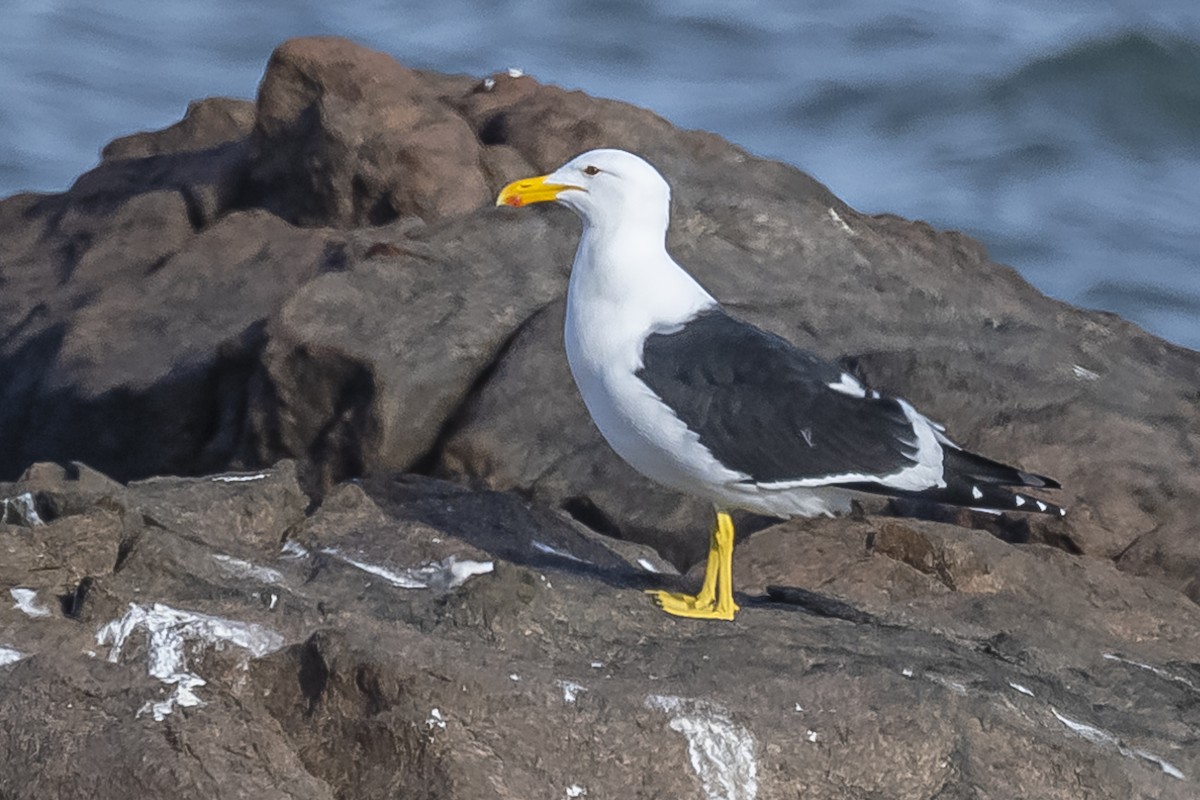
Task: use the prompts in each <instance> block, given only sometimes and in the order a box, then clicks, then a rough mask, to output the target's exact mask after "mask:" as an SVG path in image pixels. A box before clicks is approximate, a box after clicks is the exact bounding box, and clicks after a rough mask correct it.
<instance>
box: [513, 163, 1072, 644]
mask: <svg viewBox="0 0 1200 800" xmlns="http://www.w3.org/2000/svg"><path fill="white" fill-rule="evenodd" d="M545 202H555V203H559V204H561V205H564V206H566V207H567V208H570V209H571V210H572V211H574V212H575V213H576V214H578V215H579V217H580V218H581V219H582V220H583V232H582V235H581V237H580V240H579V248H578V250H577V251H576V253H575V261H574V263H573V265H572V268H571V278H570V282H569V284H568V288H567V313H566V326H565V331H564V340H565V344H566V351H567V361H568V363H569V364H570V367H571V374H572V375H573V376H574V378H575V383H576V385H577V386H578V388H579V393H580V395H581V396H582V398H583V402H584V404H585V405H586V406H587V409H588V412H589V413H590V414H591V417H592V420H593V421H594V422H595V424H596V427H597V428H599V429H600V433H601V434H602V435H603V436H604V438H605V440H607V442H608V443H609V445H611V447H612V449H613V450H615V451H616V452H617V454H618V455H619V456H621V458H623V459H624V460H625V461H626V462H628V463H629V464H630V466H632V467H633V468H634V469H636V470H637V471H638V472H640V473H641V474H642V475H645V476H646V477H647V478H649V479H650V480H652V481H655V482H657V483H659V484H661V485H663V486H666V487H668V488H671V489H674V490H677V491H679V492H682V493H684V494H687V495H691V496H693V497H696V498H700V499H703V500H706V501H708V502H711V503H712V504H713V508H714V511H715V515H716V521H715V524H714V525H713V528H712V532H711V535H710V545H709V552H708V561H707V565H706V567H705V571H704V582H703V584H702V585H701V587H700V591H699V592H698V593H697V594H695V595H688V594H682V593H677V592H669V591H661V590H655V591H652V592H650V594H651V595H652V596H653V597H654V599H655V601H656V602H657V603H658V605H659V606H661V607H662V609H663V610H665V611H666V612H667V613H669V614H673V615H675V616H680V617H692V618H699V619H721V620H731V619H733V618H734V615H735V614H736V613H737V611H738V608H739V607H738V605H737V604H736V603H735V602H734V599H733V540H734V528H733V521H732V519H731V518H730V516H729V512H730V511H731V510H736V509H745V510H749V511H753V512H757V513H760V514H767V515H771V516H776V517H796V516H800V517H812V516H819V515H833V514H837V513H843V512H846V511H848V510H850V505H851V501H852V500H853V499H854V498H855V497H861V496H862V495H884V496H891V497H904V498H923V499H927V500H929V501H932V502H936V503H943V504H948V505H955V506H966V507H971V508H976V509H981V510H989V511H993V512H995V511H1000V510H1020V511H1030V512H1035V513H1045V514H1058V515H1062V514H1064V513H1065V511H1064V510H1063V509H1062V508H1060V507H1058V506H1055V505H1052V504H1050V503H1047V502H1045V501H1044V500H1040V499H1038V498H1035V497H1033V496H1030V495H1027V494H1021V493H1019V492H1017V491H1014V490H1013V489H1012V487H1032V488H1038V489H1057V488H1060V487H1059V484H1058V483H1057V482H1056V481H1054V480H1053V479H1051V478H1047V477H1045V476H1044V475H1037V474H1034V473H1031V472H1025V471H1023V470H1020V469H1017V468H1015V467H1010V466H1007V465H1005V464H1002V463H1000V462H997V461H993V460H991V459H989V458H986V457H984V456H981V455H977V454H975V453H971V452H968V451H966V450H963V449H962V448H960V447H959V446H958V445H956V444H954V443H953V442H952V441H951V440H950V439H949V438H948V437H947V436H946V432H945V428H944V427H943V426H941V425H939V424H938V423H936V422H933V421H932V420H930V419H929V418H928V417H926V416H924V415H923V414H921V413H920V412H919V411H917V410H916V409H915V408H913V406H912V405H911V404H910V403H908V402H907V401H905V400H903V399H901V398H899V397H890V396H887V395H884V394H880V393H879V392H877V391H874V390H871V389H868V388H867V387H866V386H865V385H864V384H863V383H862V382H861V381H859V380H858V379H857V378H855V377H854V376H853V375H851V374H849V373H848V372H845V371H844V370H842V369H841V368H840V367H838V366H836V365H835V364H833V363H830V362H828V361H825V360H822V359H821V358H819V357H817V356H815V355H813V354H811V353H808V352H805V351H804V350H801V349H799V348H797V347H795V346H794V345H793V344H791V343H790V342H788V341H787V340H786V339H783V338H781V337H779V336H777V335H775V334H773V333H770V332H768V331H765V330H762V329H761V328H758V327H755V326H754V325H751V324H749V323H747V322H745V321H742V320H739V319H737V318H736V317H733V316H732V315H730V314H728V313H727V312H726V311H725V310H724V309H723V308H722V307H721V305H720V303H718V302H717V300H716V298H714V297H713V296H712V295H711V294H709V293H708V292H707V291H706V290H705V289H704V287H703V286H701V285H700V284H699V283H698V282H697V281H696V280H695V279H694V278H693V277H692V276H691V275H689V274H688V272H687V271H686V270H685V269H683V267H681V266H680V265H679V264H677V263H676V262H675V260H674V259H673V258H671V256H670V254H669V253H668V252H667V248H666V234H667V226H668V224H669V217H670V203H671V189H670V186H669V185H668V184H667V181H666V180H665V179H664V178H663V177H662V175H660V174H659V172H658V171H657V170H656V169H655V168H654V167H653V166H651V165H650V164H649V163H648V162H646V161H645V160H644V159H642V158H641V157H639V156H636V155H634V154H632V153H628V152H625V151H623V150H611V149H601V150H591V151H589V152H586V153H583V154H582V155H579V156H577V157H575V158H573V159H572V160H570V161H568V162H567V163H566V164H564V165H563V166H561V167H559V168H558V169H557V170H555V171H554V172H551V173H550V174H548V175H541V176H538V177H532V178H525V179H522V180H517V181H514V182H512V183H510V184H508V185H507V186H505V187H504V188H503V189H502V190H501V192H500V194H499V196H498V197H497V199H496V204H497V205H503V206H513V207H520V206H525V205H528V204H532V203H545Z"/></svg>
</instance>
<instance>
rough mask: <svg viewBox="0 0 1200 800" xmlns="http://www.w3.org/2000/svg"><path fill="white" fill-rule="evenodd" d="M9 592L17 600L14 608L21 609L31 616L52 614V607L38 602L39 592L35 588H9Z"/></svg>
mask: <svg viewBox="0 0 1200 800" xmlns="http://www.w3.org/2000/svg"><path fill="white" fill-rule="evenodd" d="M8 593H9V594H11V595H12V598H13V600H16V601H17V602H16V603H15V604H14V605H13V608H16V609H20V610H21V611H23V612H25V613H26V614H28V615H29V616H31V617H48V616H50V609H48V608H46V607H45V606H44V605H42V604H41V603H39V602H38V599H37V592H36V591H34V590H33V589H20V588H17V589H9V590H8Z"/></svg>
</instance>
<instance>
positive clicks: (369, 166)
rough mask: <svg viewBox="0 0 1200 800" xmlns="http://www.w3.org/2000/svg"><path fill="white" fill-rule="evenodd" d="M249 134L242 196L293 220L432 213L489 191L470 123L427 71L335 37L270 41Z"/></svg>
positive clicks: (458, 209) (359, 220) (365, 220)
mask: <svg viewBox="0 0 1200 800" xmlns="http://www.w3.org/2000/svg"><path fill="white" fill-rule="evenodd" d="M251 145H252V147H253V149H254V154H255V158H254V167H253V168H252V170H251V173H250V180H251V188H250V194H251V202H254V203H256V204H259V203H261V204H262V205H264V206H265V207H266V208H269V209H271V210H272V211H275V212H276V213H278V214H279V215H280V216H282V217H284V218H285V219H287V220H289V221H290V222H293V223H295V224H297V225H328V224H332V225H334V226H336V227H355V226H360V225H382V224H385V223H388V222H392V221H393V220H395V219H397V218H399V217H402V216H417V217H421V218H422V219H426V220H434V219H440V218H444V217H452V216H457V215H461V214H465V213H467V212H470V211H473V210H475V209H477V208H479V207H480V206H482V205H484V204H485V203H487V201H488V200H489V199H491V192H490V190H489V186H488V184H487V181H486V180H485V178H484V175H483V173H482V171H481V170H480V168H479V142H478V140H477V139H476V137H475V133H474V131H472V130H471V127H470V126H469V125H468V124H467V122H466V121H465V120H463V119H462V118H461V117H460V116H459V115H457V114H455V113H454V112H453V111H452V110H451V109H450V108H448V107H446V106H445V105H444V104H443V103H442V101H441V99H440V97H439V96H438V94H437V92H436V91H435V87H433V86H431V85H430V81H427V80H424V79H423V78H422V76H421V75H420V74H419V73H417V72H413V71H412V70H408V69H405V68H404V67H402V66H400V65H399V64H397V63H396V62H395V61H393V60H392V59H391V58H389V57H388V56H386V55H384V54H383V53H376V52H372V51H370V50H366V49H364V48H362V47H359V46H357V45H354V44H351V43H350V42H347V41H346V40H344V39H336V38H312V39H295V40H292V41H290V42H286V43H285V44H283V45H282V46H280V47H279V48H278V49H276V51H275V52H274V54H272V56H271V61H270V63H269V64H268V65H267V73H266V75H265V76H264V77H263V81H262V85H261V86H260V87H259V93H258V113H257V119H256V122H255V129H254V137H253V138H252V140H251ZM451 176H453V178H452V179H448V178H451Z"/></svg>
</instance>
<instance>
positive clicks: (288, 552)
mask: <svg viewBox="0 0 1200 800" xmlns="http://www.w3.org/2000/svg"><path fill="white" fill-rule="evenodd" d="M279 557H280V558H307V557H308V550H307V549H305V547H304V545H302V544H300V543H299V542H297V541H296V540H295V539H288V540H287V541H286V542H284V543H283V547H281V548H279Z"/></svg>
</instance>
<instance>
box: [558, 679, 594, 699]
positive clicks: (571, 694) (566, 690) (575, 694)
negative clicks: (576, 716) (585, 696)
mask: <svg viewBox="0 0 1200 800" xmlns="http://www.w3.org/2000/svg"><path fill="white" fill-rule="evenodd" d="M556 683H557V684H558V687H559V688H560V689H562V693H563V702H564V703H574V702H575V701H576V700H578V699H579V695H580V693H582V692H586V691H587V687H586V686H584V685H583V684H582V683H576V682H575V681H556Z"/></svg>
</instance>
